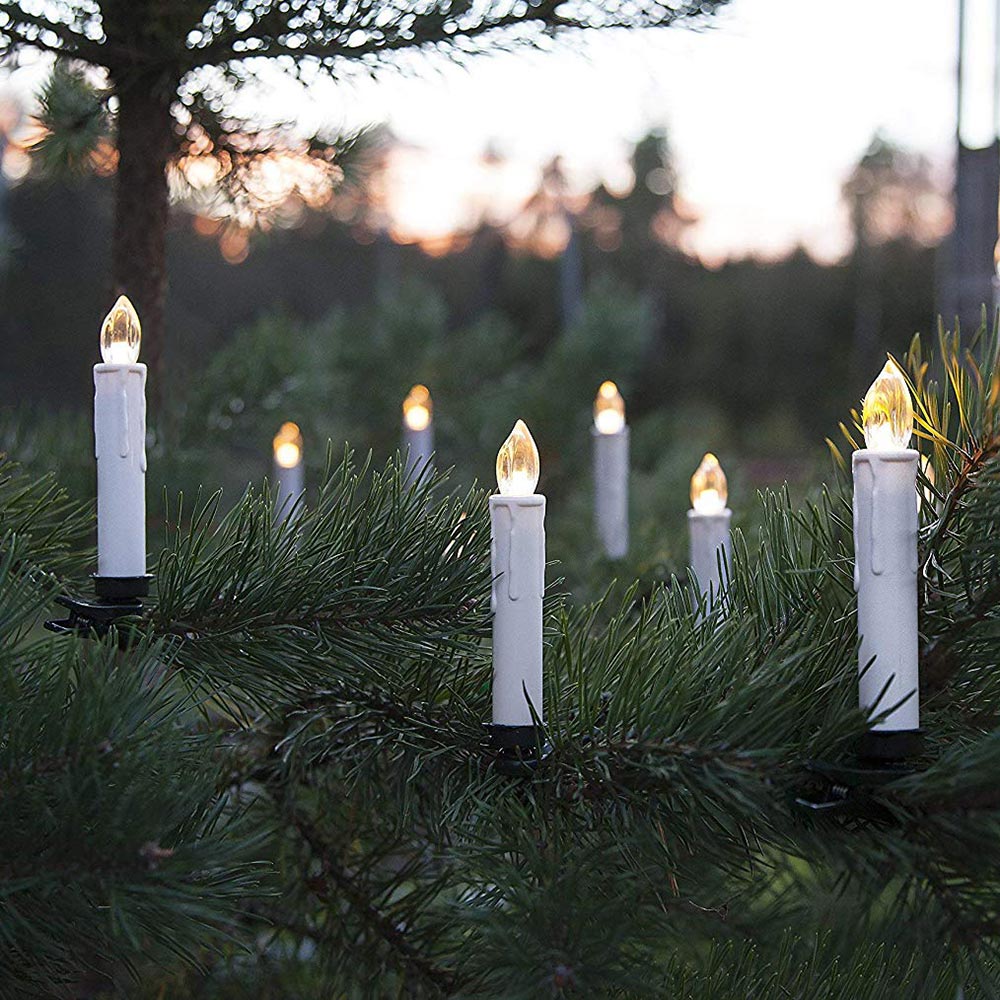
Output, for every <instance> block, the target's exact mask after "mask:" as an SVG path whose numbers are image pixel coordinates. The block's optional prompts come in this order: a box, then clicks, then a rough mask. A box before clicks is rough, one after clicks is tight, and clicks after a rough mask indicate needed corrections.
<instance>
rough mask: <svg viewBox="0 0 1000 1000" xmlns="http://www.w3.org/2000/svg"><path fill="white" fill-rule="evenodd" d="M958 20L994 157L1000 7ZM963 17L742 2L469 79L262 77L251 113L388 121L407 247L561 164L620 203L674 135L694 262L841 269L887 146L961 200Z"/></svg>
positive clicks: (902, 4)
mask: <svg viewBox="0 0 1000 1000" xmlns="http://www.w3.org/2000/svg"><path fill="white" fill-rule="evenodd" d="M966 5H967V6H966V35H967V42H968V45H967V53H968V54H967V58H966V75H965V79H966V81H967V82H966V88H965V96H966V101H965V106H964V110H963V116H964V121H965V129H964V132H963V137H964V138H965V139H966V141H967V142H969V143H970V144H972V145H985V144H986V143H988V142H989V141H990V140H991V138H992V136H993V135H994V134H995V132H996V111H995V108H994V105H993V93H994V91H995V89H996V88H995V81H994V79H993V69H992V63H991V59H992V51H993V50H994V49H995V46H996V41H997V34H996V32H995V27H996V25H995V20H994V12H995V7H996V5H997V0H966ZM957 9H958V0H732V2H731V3H730V4H729V5H728V6H727V7H726V8H724V9H723V10H722V12H721V13H720V14H718V15H717V16H716V17H714V18H713V19H712V20H711V21H710V22H709V23H710V24H711V27H708V28H704V29H700V30H691V29H687V28H677V27H675V28H670V29H665V30H650V31H644V32H615V33H591V34H588V35H586V36H581V35H576V36H573V37H572V38H569V39H567V40H565V41H563V42H559V43H556V44H555V45H553V46H551V47H550V49H549V50H548V51H543V52H524V51H522V52H519V53H508V54H501V55H493V56H480V57H477V58H475V59H473V60H471V61H470V62H469V63H468V64H467V65H466V66H457V65H455V64H452V63H449V62H446V61H444V60H442V59H440V58H422V59H418V60H416V61H414V62H413V63H412V65H411V68H410V71H409V72H407V73H399V72H385V73H382V74H381V75H380V76H379V77H378V78H377V79H376V80H370V79H368V78H364V79H360V78H359V79H357V80H351V81H348V82H345V81H343V80H341V81H339V82H332V81H316V82H313V83H311V84H310V85H309V86H308V87H307V88H303V87H302V85H301V84H299V83H297V82H295V81H292V80H290V79H288V78H287V77H282V76H280V75H278V74H277V73H271V74H268V75H267V77H266V79H267V91H266V93H264V94H256V95H253V96H252V97H251V98H248V103H247V107H246V108H245V109H244V110H251V111H254V110H260V109H261V108H265V109H269V110H270V112H272V113H273V114H274V116H275V117H276V118H285V119H287V118H289V117H293V118H295V119H297V120H298V121H299V122H300V123H301V126H302V128H303V129H308V130H314V129H316V128H321V127H325V128H332V129H351V128H356V127H358V126H363V125H368V124H372V123H378V122H385V123H387V124H388V125H389V126H390V128H391V129H392V131H393V133H394V134H395V135H396V136H397V137H398V138H399V139H400V140H402V142H403V143H404V144H405V149H404V150H402V151H401V152H400V154H399V155H398V156H397V157H396V159H395V160H394V161H393V163H392V178H391V179H392V185H391V186H392V197H391V208H392V212H393V214H394V215H395V217H396V220H397V224H398V227H399V229H400V232H401V233H402V234H403V235H404V236H406V235H407V234H408V235H409V236H413V237H419V236H420V235H422V234H423V235H431V236H433V235H435V234H436V233H442V232H445V231H448V230H450V229H452V228H454V227H456V226H460V225H462V224H463V222H467V221H468V218H469V216H470V215H471V214H474V213H476V212H477V211H480V210H481V209H482V205H483V203H484V202H488V203H492V204H495V205H496V206H497V211H498V214H503V211H505V210H506V209H507V207H509V206H512V205H515V204H516V203H517V202H518V201H519V200H521V199H523V198H525V197H527V196H528V194H530V192H531V191H532V190H533V189H534V187H535V185H536V184H537V182H538V177H539V172H540V169H541V167H542V165H543V164H544V163H545V162H546V161H548V160H549V159H551V157H553V156H555V155H557V154H558V155H560V156H562V158H563V163H564V167H565V168H566V170H567V171H568V173H569V175H570V177H571V179H572V180H573V182H574V183H575V185H576V186H578V187H579V188H581V189H584V188H586V187H587V186H590V185H592V184H593V183H595V182H596V181H597V180H599V179H603V180H606V181H608V182H610V183H611V184H612V185H613V186H621V185H622V184H623V183H627V181H628V179H629V172H628V170H627V168H626V167H625V164H626V161H627V156H628V151H629V148H630V145H631V144H632V143H634V142H635V141H636V140H637V139H638V138H640V137H641V136H642V135H643V134H644V133H645V132H646V131H648V130H649V129H650V128H652V127H657V126H665V127H666V128H667V130H668V133H669V137H670V142H671V145H672V147H673V150H674V154H675V162H676V165H677V168H678V171H679V174H680V194H681V197H682V199H683V201H684V204H685V208H686V210H687V211H688V212H689V213H690V214H693V215H694V216H695V217H696V218H697V220H698V221H697V222H696V223H695V225H694V226H692V227H691V229H690V230H689V232H688V233H687V234H686V239H687V241H688V243H687V245H688V248H689V249H690V250H691V251H692V252H693V253H696V254H697V255H699V256H700V257H701V258H702V259H703V260H705V261H706V263H717V262H721V261H722V260H723V259H725V258H726V257H727V256H742V255H745V254H756V255H760V256H765V257H767V256H777V255H780V254H782V253H785V252H787V251H788V250H789V249H791V248H792V247H794V246H795V245H797V244H800V243H801V244H804V245H805V246H806V247H807V248H808V249H809V250H810V252H812V253H813V254H814V255H815V256H817V257H818V258H820V259H835V258H836V257H837V256H839V255H840V254H842V253H843V252H844V251H845V250H846V249H847V246H848V236H847V220H846V217H845V213H844V209H843V206H842V205H841V203H840V189H841V185H842V183H843V181H844V179H845V178H846V177H847V175H848V174H849V172H850V170H851V168H852V166H853V165H854V163H856V162H857V160H858V158H859V157H860V156H861V155H862V154H863V152H864V150H865V149H866V147H867V146H868V144H869V142H870V140H871V139H872V137H873V136H874V135H875V134H876V132H878V131H881V132H882V133H883V134H884V135H885V136H886V137H888V138H889V139H891V140H893V141H896V142H898V143H900V144H902V145H904V146H906V147H907V148H909V149H912V150H915V151H919V152H922V153H924V154H926V155H927V156H928V157H929V158H930V160H931V161H932V163H933V164H934V165H935V168H936V170H937V172H938V175H939V177H940V182H941V185H942V188H946V187H947V185H948V184H949V183H950V170H951V161H952V155H953V147H954V133H955V118H956V110H955V105H956V83H955V76H956V59H957V35H958V16H957ZM236 110H237V111H239V110H240V109H239V108H238V107H237V109H236ZM487 149H493V150H495V151H497V152H499V153H500V154H502V156H503V157H504V158H505V160H506V165H505V167H504V169H503V170H502V171H497V170H493V171H489V170H488V169H486V168H485V166H484V163H483V161H482V155H483V153H484V151H485V150H487Z"/></svg>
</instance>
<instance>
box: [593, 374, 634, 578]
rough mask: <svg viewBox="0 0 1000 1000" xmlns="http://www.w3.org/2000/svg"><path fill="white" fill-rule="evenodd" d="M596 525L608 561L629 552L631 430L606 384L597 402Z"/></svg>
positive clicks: (618, 400)
mask: <svg viewBox="0 0 1000 1000" xmlns="http://www.w3.org/2000/svg"><path fill="white" fill-rule="evenodd" d="M590 433H591V437H592V438H593V443H594V447H593V454H594V523H595V527H596V529H597V537H598V538H599V539H600V542H601V546H602V547H603V549H604V552H605V554H606V555H607V556H608V558H609V559H623V558H624V557H625V554H626V553H627V552H628V474H629V430H628V426H627V425H626V423H625V402H624V400H623V399H622V397H621V394H620V393H619V392H618V387H617V386H616V385H615V384H614V382H605V383H604V384H603V385H602V386H601V388H600V389H599V390H598V392H597V399H596V400H595V402H594V425H593V427H592V428H591V431H590Z"/></svg>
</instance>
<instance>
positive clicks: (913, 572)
mask: <svg viewBox="0 0 1000 1000" xmlns="http://www.w3.org/2000/svg"><path fill="white" fill-rule="evenodd" d="M861 421H862V424H863V425H864V432H865V444H866V445H867V447H866V448H862V449H860V450H858V451H856V452H855V453H854V456H853V460H852V466H853V473H854V589H855V590H856V591H857V594H858V636H859V638H860V640H861V641H860V647H859V651H858V668H859V670H860V671H861V677H860V681H859V701H860V704H861V708H862V709H863V710H864V711H870V710H871V709H872V708H875V710H876V712H877V713H879V714H881V713H885V712H887V711H888V712H889V714H888V716H887V717H886V718H885V719H884V720H882V721H881V722H878V723H876V724H875V726H874V727H873V728H872V730H871V731H870V732H869V733H868V734H867V736H866V738H865V741H864V743H863V746H862V756H865V757H875V758H882V759H894V758H901V757H906V756H909V755H910V754H912V753H914V752H917V751H918V749H919V742H920V741H919V727H920V701H919V680H920V678H919V670H918V664H917V654H918V650H917V506H916V504H915V503H914V502H913V494H914V490H915V489H916V478H917V462H918V460H919V458H918V453H917V452H916V451H915V450H913V449H911V448H909V447H907V446H908V445H909V443H910V436H911V435H912V433H913V403H912V401H911V399H910V391H909V389H908V388H907V386H906V382H905V380H904V379H903V376H902V374H901V373H900V371H899V369H898V368H897V367H896V365H895V364H894V363H893V362H892V361H891V360H890V361H887V362H886V365H885V367H884V368H883V369H882V372H881V373H880V374H879V376H878V378H877V379H875V381H874V382H873V383H872V387H871V388H870V389H869V390H868V393H867V394H866V396H865V399H864V404H863V406H862V416H861ZM890 710H891V711H890Z"/></svg>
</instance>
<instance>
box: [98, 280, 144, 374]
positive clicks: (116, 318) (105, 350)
mask: <svg viewBox="0 0 1000 1000" xmlns="http://www.w3.org/2000/svg"><path fill="white" fill-rule="evenodd" d="M141 339H142V326H141V324H140V323H139V317H138V315H137V314H136V311H135V307H134V306H133V305H132V303H131V302H129V300H128V296H127V295H119V296H118V301H117V302H116V303H115V304H114V305H113V306H112V307H111V312H109V313H108V315H107V316H105V317H104V324H103V326H102V327H101V357H102V358H103V359H104V363H105V364H106V365H134V364H135V363H136V362H137V361H138V360H139V341H140V340H141Z"/></svg>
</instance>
